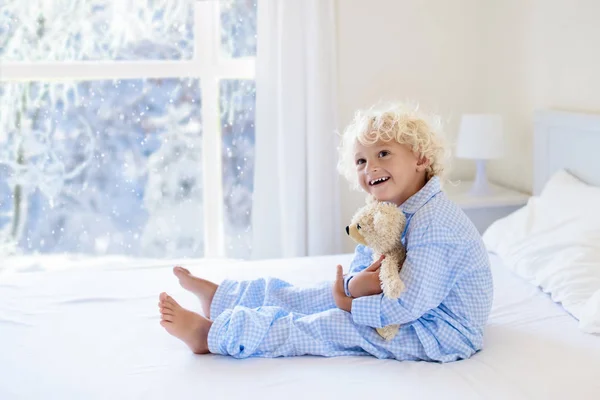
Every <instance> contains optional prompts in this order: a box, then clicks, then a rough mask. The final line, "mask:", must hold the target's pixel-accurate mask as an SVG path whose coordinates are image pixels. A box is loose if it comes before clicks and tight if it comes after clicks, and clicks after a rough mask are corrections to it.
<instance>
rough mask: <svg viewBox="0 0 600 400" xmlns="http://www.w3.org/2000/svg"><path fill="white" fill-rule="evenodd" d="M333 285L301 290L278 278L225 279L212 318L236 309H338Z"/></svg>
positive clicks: (217, 295) (324, 283)
mask: <svg viewBox="0 0 600 400" xmlns="http://www.w3.org/2000/svg"><path fill="white" fill-rule="evenodd" d="M331 285H332V283H331V282H322V283H320V284H318V285H316V286H314V287H304V288H301V287H297V286H292V285H291V284H289V283H287V282H285V281H282V280H281V279H276V278H261V279H255V280H252V281H239V282H238V281H231V280H225V281H223V282H221V284H220V285H219V287H218V288H217V290H216V292H215V294H214V297H213V300H212V304H211V307H210V315H211V316H213V318H212V319H215V318H217V317H218V316H219V315H220V314H221V313H222V312H223V311H224V310H227V309H232V308H234V307H235V306H240V307H245V308H250V309H254V308H258V307H269V306H275V307H279V308H281V309H282V310H285V311H286V312H292V313H297V314H315V313H318V312H321V311H325V310H328V309H330V308H336V305H335V302H334V300H333V294H332V288H331Z"/></svg>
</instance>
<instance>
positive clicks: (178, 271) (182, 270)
mask: <svg viewBox="0 0 600 400" xmlns="http://www.w3.org/2000/svg"><path fill="white" fill-rule="evenodd" d="M173 273H174V274H175V275H179V274H185V275H190V271H189V270H187V269H185V268H183V267H180V266H179V265H178V266H176V267H175V268H173Z"/></svg>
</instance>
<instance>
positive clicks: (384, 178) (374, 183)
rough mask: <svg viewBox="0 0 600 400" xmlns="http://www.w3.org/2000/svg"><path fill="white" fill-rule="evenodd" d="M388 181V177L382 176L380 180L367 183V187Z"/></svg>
mask: <svg viewBox="0 0 600 400" xmlns="http://www.w3.org/2000/svg"><path fill="white" fill-rule="evenodd" d="M389 179H390V177H389V176H384V177H382V178H377V179H373V180H372V181H369V186H377V185H381V184H382V183H385V182H387V181H388V180H389Z"/></svg>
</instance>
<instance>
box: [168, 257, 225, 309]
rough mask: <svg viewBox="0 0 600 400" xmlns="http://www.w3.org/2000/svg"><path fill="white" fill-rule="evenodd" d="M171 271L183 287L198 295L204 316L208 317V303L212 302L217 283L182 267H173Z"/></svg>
mask: <svg viewBox="0 0 600 400" xmlns="http://www.w3.org/2000/svg"><path fill="white" fill-rule="evenodd" d="M173 273H174V274H175V276H176V277H177V278H179V284H180V285H181V286H182V287H183V288H184V289H186V290H189V291H190V292H192V293H194V294H195V295H196V296H198V299H200V304H201V305H202V311H203V312H204V316H205V317H206V318H210V304H211V303H212V299H213V297H214V295H215V292H216V291H217V288H218V287H219V285H217V284H216V283H212V282H211V281H207V280H206V279H202V278H198V277H197V276H194V275H192V274H191V273H190V271H188V270H187V269H185V268H183V267H175V268H173Z"/></svg>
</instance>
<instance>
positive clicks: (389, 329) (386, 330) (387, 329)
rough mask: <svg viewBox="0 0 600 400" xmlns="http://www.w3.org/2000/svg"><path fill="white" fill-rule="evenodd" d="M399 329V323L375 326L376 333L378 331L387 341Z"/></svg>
mask: <svg viewBox="0 0 600 400" xmlns="http://www.w3.org/2000/svg"><path fill="white" fill-rule="evenodd" d="M399 329H400V325H388V326H384V327H383V328H376V330H377V333H379V336H381V337H382V338H384V339H385V340H388V341H389V340H392V339H393V338H394V337H395V336H396V334H397V333H398V330H399Z"/></svg>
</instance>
